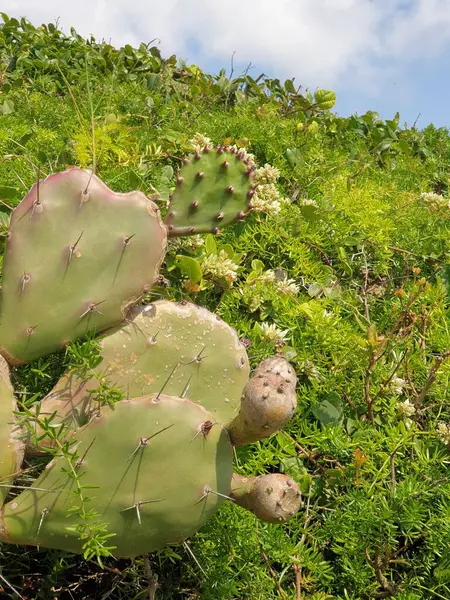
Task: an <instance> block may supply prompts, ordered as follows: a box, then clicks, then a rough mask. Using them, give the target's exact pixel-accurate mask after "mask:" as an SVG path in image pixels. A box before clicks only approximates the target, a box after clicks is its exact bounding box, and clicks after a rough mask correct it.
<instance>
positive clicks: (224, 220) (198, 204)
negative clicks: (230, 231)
mask: <svg viewBox="0 0 450 600" xmlns="http://www.w3.org/2000/svg"><path fill="white" fill-rule="evenodd" d="M252 180H253V164H252V162H251V161H250V160H248V159H246V157H245V153H244V152H239V151H238V150H235V149H234V148H233V149H227V147H223V146H218V147H217V148H210V147H205V148H204V150H203V151H202V152H198V151H197V152H196V153H195V154H194V155H193V157H192V158H191V159H190V160H189V159H186V161H185V164H184V166H183V167H182V168H181V169H180V171H179V174H178V178H177V184H176V188H175V191H174V192H173V194H172V197H171V200H170V205H169V212H168V214H167V217H166V219H165V223H166V225H167V229H168V231H169V235H170V236H180V235H193V234H196V233H208V232H212V233H219V231H220V230H221V229H222V228H223V227H224V226H225V225H229V224H230V223H234V222H235V221H238V220H240V219H243V218H245V216H246V215H247V214H248V213H249V211H250V208H251V198H252V196H253V192H254V188H253V185H252Z"/></svg>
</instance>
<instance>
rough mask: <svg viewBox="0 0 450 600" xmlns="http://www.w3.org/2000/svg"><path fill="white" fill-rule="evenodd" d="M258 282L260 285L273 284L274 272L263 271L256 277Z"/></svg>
mask: <svg viewBox="0 0 450 600" xmlns="http://www.w3.org/2000/svg"><path fill="white" fill-rule="evenodd" d="M258 281H259V282H260V283H274V282H275V273H274V271H271V270H269V271H265V272H264V273H261V275H259V277H258Z"/></svg>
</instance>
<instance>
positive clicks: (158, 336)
mask: <svg viewBox="0 0 450 600" xmlns="http://www.w3.org/2000/svg"><path fill="white" fill-rule="evenodd" d="M100 344H101V347H102V351H101V354H102V357H103V361H102V362H101V364H100V366H99V367H98V371H99V373H104V374H105V377H107V378H108V380H109V382H110V383H111V384H112V385H114V386H115V387H116V386H118V387H119V388H121V389H122V391H123V392H124V393H125V394H126V395H127V396H128V397H136V396H142V395H145V394H149V393H154V392H155V393H157V392H159V391H160V390H161V389H163V388H164V393H167V394H171V395H176V396H181V395H183V396H185V397H186V398H189V399H190V400H192V401H193V402H195V403H197V404H200V405H202V406H204V407H205V408H206V409H207V410H208V411H210V412H211V414H212V415H213V417H214V419H215V420H216V421H218V422H219V423H227V422H229V421H231V420H232V419H233V418H234V417H236V415H237V414H238V412H239V407H240V398H241V394H242V390H243V389H244V386H245V384H246V382H247V381H248V376H249V370H250V367H249V363H248V358H247V353H246V351H245V348H244V346H243V345H242V344H241V343H240V341H239V338H238V336H237V334H236V332H235V330H234V329H232V328H231V327H230V326H229V325H227V324H226V323H225V322H224V321H222V320H221V319H219V318H218V317H217V316H216V315H214V314H213V313H211V312H209V311H208V310H206V309H204V308H200V307H198V306H196V305H194V304H190V303H180V304H176V303H174V302H169V301H167V300H160V301H157V302H153V303H152V304H149V305H147V306H144V307H135V308H134V309H133V311H132V313H131V314H130V321H129V322H128V323H127V324H126V325H124V326H122V327H120V328H117V329H116V330H114V331H113V332H111V333H108V334H107V335H106V336H105V337H104V338H103V339H102V340H101V342H100ZM97 386H98V379H97V378H96V377H95V376H94V373H91V374H88V375H87V376H86V378H85V379H84V380H82V379H80V378H78V377H77V376H76V375H74V374H69V375H65V376H64V377H63V378H62V379H61V380H60V381H59V382H58V384H57V385H56V387H55V388H54V389H53V390H52V392H51V393H50V394H49V395H48V396H47V397H46V398H45V399H44V400H43V402H42V403H41V407H40V412H41V416H49V415H51V414H53V413H54V412H56V413H57V416H56V417H55V421H54V422H55V423H56V422H66V423H67V424H69V425H70V424H71V423H70V422H71V421H72V420H74V421H75V426H79V425H83V424H84V423H85V422H86V421H87V418H88V417H87V416H86V415H87V413H89V411H90V408H91V407H90V402H89V400H90V397H91V394H90V391H91V390H95V388H96V387H97ZM88 390H89V391H88ZM92 408H94V409H95V408H96V407H95V406H94V407H92ZM46 442H47V440H43V445H45V443H46Z"/></svg>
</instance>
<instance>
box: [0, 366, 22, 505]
mask: <svg viewBox="0 0 450 600" xmlns="http://www.w3.org/2000/svg"><path fill="white" fill-rule="evenodd" d="M15 410H16V401H15V398H14V394H13V389H12V386H11V382H10V379H9V372H8V365H7V363H6V361H5V359H4V358H2V357H1V356H0V505H1V504H3V502H4V500H5V498H6V495H7V493H8V489H9V487H8V486H9V484H10V483H12V481H11V478H10V475H14V474H16V473H18V472H19V470H20V467H21V464H22V460H23V454H24V444H23V442H22V441H21V439H20V437H21V431H20V428H19V427H18V426H17V425H15V424H14V420H15V416H14V411H15Z"/></svg>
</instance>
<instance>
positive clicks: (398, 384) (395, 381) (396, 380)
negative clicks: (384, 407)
mask: <svg viewBox="0 0 450 600" xmlns="http://www.w3.org/2000/svg"><path fill="white" fill-rule="evenodd" d="M405 387H406V381H405V380H404V379H402V378H401V377H397V375H394V377H393V378H392V379H391V382H390V384H389V391H390V392H391V393H392V394H394V395H396V396H399V395H400V394H401V393H402V392H403V389H404V388H405Z"/></svg>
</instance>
